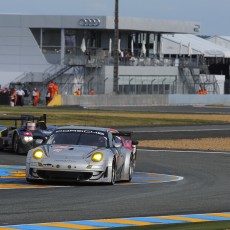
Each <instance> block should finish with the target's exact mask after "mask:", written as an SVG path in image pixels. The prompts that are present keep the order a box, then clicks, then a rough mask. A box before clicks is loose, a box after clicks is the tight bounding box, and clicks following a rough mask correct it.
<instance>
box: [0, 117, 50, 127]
mask: <svg viewBox="0 0 230 230" xmlns="http://www.w3.org/2000/svg"><path fill="white" fill-rule="evenodd" d="M0 121H14V124H15V127H17V126H18V121H21V126H25V124H26V123H27V122H39V121H40V122H44V123H46V114H43V115H41V116H38V117H36V116H34V115H27V114H23V115H21V116H20V117H0Z"/></svg>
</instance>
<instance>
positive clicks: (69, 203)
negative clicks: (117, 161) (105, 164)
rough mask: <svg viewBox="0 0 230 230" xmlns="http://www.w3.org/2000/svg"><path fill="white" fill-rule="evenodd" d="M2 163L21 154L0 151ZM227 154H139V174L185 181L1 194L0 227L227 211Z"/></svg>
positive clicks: (15, 161) (11, 161) (20, 159)
mask: <svg viewBox="0 0 230 230" xmlns="http://www.w3.org/2000/svg"><path fill="white" fill-rule="evenodd" d="M0 158H1V164H8V165H9V164H14V165H23V164H24V162H25V156H20V155H14V154H12V153H9V152H1V153H0ZM229 164H230V154H229V153H220V152H218V153H213V152H212V153H208V152H185V151H178V152H177V151H159V150H140V151H139V153H138V160H137V167H136V171H138V172H149V173H158V174H169V175H178V176H182V177H183V178H184V179H183V180H179V181H176V182H168V183H152V184H132V185H128V186H116V185H115V186H105V185H82V184H81V185H75V186H73V185H64V186H63V187H51V188H45V189H41V188H33V189H10V190H8V189H7V190H6V189H5V190H0V203H1V209H0V217H1V218H0V226H1V225H11V224H26V223H27V224H28V223H41V222H43V223H44V222H53V221H69V220H85V219H100V218H122V217H136V216H156V215H170V214H192V213H209V212H227V211H230V210H229V207H230V200H229V190H230V185H229V183H228V181H229V175H230V168H229Z"/></svg>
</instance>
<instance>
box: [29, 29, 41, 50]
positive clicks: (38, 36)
mask: <svg viewBox="0 0 230 230" xmlns="http://www.w3.org/2000/svg"><path fill="white" fill-rule="evenodd" d="M30 30H31V32H32V34H33V36H34V38H35V40H36V41H37V43H38V45H39V46H41V29H40V28H31V29H30Z"/></svg>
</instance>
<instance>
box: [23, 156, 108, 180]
mask: <svg viewBox="0 0 230 230" xmlns="http://www.w3.org/2000/svg"><path fill="white" fill-rule="evenodd" d="M82 161H83V160H82ZM89 166H90V167H89ZM95 167H96V169H94V168H93V165H90V164H87V163H86V162H85V161H84V163H79V162H78V164H75V163H74V162H72V163H70V162H62V163H61V162H58V164H57V162H53V163H48V162H46V163H44V162H43V163H38V162H32V163H29V162H27V164H26V177H27V179H30V180H44V181H75V182H82V181H88V182H107V181H109V178H108V166H107V165H106V164H105V162H104V163H103V164H101V165H99V164H97V165H96V166H95Z"/></svg>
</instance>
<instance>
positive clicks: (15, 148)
mask: <svg viewBox="0 0 230 230" xmlns="http://www.w3.org/2000/svg"><path fill="white" fill-rule="evenodd" d="M13 151H14V152H15V153H19V138H18V135H16V134H15V135H14V139H13Z"/></svg>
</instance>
